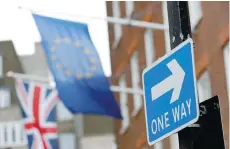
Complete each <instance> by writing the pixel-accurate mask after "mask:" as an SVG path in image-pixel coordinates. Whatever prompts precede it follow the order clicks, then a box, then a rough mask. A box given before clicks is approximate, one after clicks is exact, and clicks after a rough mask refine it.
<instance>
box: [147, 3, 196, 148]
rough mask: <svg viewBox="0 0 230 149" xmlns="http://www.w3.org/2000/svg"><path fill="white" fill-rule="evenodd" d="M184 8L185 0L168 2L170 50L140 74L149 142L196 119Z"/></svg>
mask: <svg viewBox="0 0 230 149" xmlns="http://www.w3.org/2000/svg"><path fill="white" fill-rule="evenodd" d="M187 7H188V5H187V2H168V10H169V11H168V13H169V31H170V38H171V39H170V43H171V48H172V49H173V50H172V51H170V52H168V53H167V54H166V55H165V56H163V57H162V58H160V59H158V60H157V61H156V62H154V63H153V64H152V65H151V66H149V67H147V68H146V69H145V70H144V71H143V73H142V78H143V79H142V80H143V89H144V97H145V100H144V101H145V118H146V128H147V129H146V131H147V138H148V144H149V145H153V144H155V143H156V142H158V141H160V140H162V139H164V138H166V137H168V136H170V135H172V134H173V133H176V132H178V131H180V130H182V129H184V128H185V127H187V126H189V125H191V124H193V123H195V122H196V121H197V120H198V118H199V107H198V105H199V103H198V98H197V89H196V73H195V62H194V53H193V52H194V50H193V41H192V39H191V38H190V37H191V29H190V20H189V15H188V8H187ZM183 22H185V23H183Z"/></svg>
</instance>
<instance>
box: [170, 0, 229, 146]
mask: <svg viewBox="0 0 230 149" xmlns="http://www.w3.org/2000/svg"><path fill="white" fill-rule="evenodd" d="M167 8H168V17H169V18H168V20H169V32H170V44H171V49H173V48H175V47H177V46H178V45H179V44H181V43H182V42H184V41H186V40H187V39H189V38H191V37H192V33H191V27H190V17H189V8H188V2H186V1H176V2H173V1H169V2H167ZM189 92H192V91H189ZM199 109H200V110H199V111H200V117H199V120H198V122H197V123H196V125H198V127H187V128H185V129H182V130H180V131H179V132H178V137H179V146H180V149H211V148H213V149H214V148H219V149H224V148H225V145H224V139H223V130H222V125H221V117H220V108H219V99H218V96H214V97H212V98H211V99H208V100H207V101H205V102H203V103H200V105H199Z"/></svg>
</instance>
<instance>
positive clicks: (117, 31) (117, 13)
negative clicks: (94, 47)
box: [112, 1, 122, 48]
mask: <svg viewBox="0 0 230 149" xmlns="http://www.w3.org/2000/svg"><path fill="white" fill-rule="evenodd" d="M112 5H113V6H112V7H113V17H115V18H120V3H119V1H112ZM121 35H122V27H121V25H120V24H114V36H115V37H114V45H113V47H114V48H115V47H116V46H117V44H118V43H119V40H120V38H121Z"/></svg>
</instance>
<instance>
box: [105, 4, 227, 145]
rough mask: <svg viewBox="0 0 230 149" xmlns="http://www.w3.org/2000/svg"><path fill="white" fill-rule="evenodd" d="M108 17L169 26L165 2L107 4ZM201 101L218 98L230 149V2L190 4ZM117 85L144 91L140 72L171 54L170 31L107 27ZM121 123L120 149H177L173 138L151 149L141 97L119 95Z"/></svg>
mask: <svg viewBox="0 0 230 149" xmlns="http://www.w3.org/2000/svg"><path fill="white" fill-rule="evenodd" d="M106 3H107V4H106V5H107V15H108V16H112V17H118V18H119V17H121V18H130V19H135V20H141V21H147V22H152V23H156V26H157V25H165V26H168V18H167V5H166V2H156V1H154V2H150V1H149V2H147V1H146V2H144V1H141V2H138V1H109V2H106ZM189 11H190V21H191V28H192V34H193V35H192V38H193V40H194V42H195V46H194V47H195V48H194V54H195V69H196V77H197V88H198V95H199V102H202V101H205V100H207V99H209V98H210V97H212V96H214V95H218V96H219V99H220V109H221V118H222V126H223V131H224V141H225V145H226V148H229V74H228V72H229V2H189ZM108 30H109V41H110V50H111V51H110V53H111V64H112V77H111V81H112V84H113V85H119V86H120V87H128V88H133V89H136V90H137V91H139V90H141V89H142V79H141V76H142V71H143V70H144V68H146V67H147V66H149V65H151V64H152V63H153V62H154V61H155V60H157V59H158V58H160V57H162V56H163V55H165V53H167V52H168V51H169V50H170V44H169V41H170V40H169V31H168V29H167V28H166V29H160V28H157V27H156V29H148V28H140V27H133V26H127V25H126V26H125V25H121V24H109V25H108ZM115 96H116V98H117V99H118V102H119V104H120V108H121V111H122V115H123V117H124V119H123V120H122V121H120V120H116V121H115V122H114V123H115V133H116V142H117V147H118V148H119V149H148V148H155V149H170V148H172V149H174V148H175V149H177V148H179V144H178V136H177V134H174V135H172V136H170V137H168V138H166V139H164V140H163V141H161V142H159V143H157V144H155V145H154V146H151V147H150V146H149V145H148V143H147V138H146V128H145V113H144V106H143V96H142V95H141V94H138V92H136V94H128V93H125V92H120V93H115Z"/></svg>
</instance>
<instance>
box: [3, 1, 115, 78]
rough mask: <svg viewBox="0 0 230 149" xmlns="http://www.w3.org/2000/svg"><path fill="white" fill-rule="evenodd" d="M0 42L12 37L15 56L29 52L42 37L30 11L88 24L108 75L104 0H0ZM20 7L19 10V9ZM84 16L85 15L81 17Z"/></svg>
mask: <svg viewBox="0 0 230 149" xmlns="http://www.w3.org/2000/svg"><path fill="white" fill-rule="evenodd" d="M0 2H1V5H0V20H1V21H0V22H1V23H0V41H3V40H9V39H10V40H13V43H14V46H15V48H16V51H17V53H18V55H31V54H33V53H34V51H35V49H34V48H35V47H34V43H35V42H40V41H41V37H40V34H39V32H38V30H37V28H36V25H35V22H34V20H33V18H32V15H31V10H33V13H37V14H41V15H46V16H51V17H57V18H62V19H68V20H72V21H77V22H83V23H87V24H88V26H89V31H90V35H91V37H92V40H93V42H94V44H95V46H96V48H97V50H98V54H99V56H100V58H101V62H102V66H103V69H104V71H105V74H106V75H107V76H110V74H111V68H110V55H109V41H108V28H107V23H106V21H105V20H103V19H92V17H91V18H90V16H93V17H100V18H104V17H106V4H105V1H102V0H100V1H93V0H92V1H90V5H89V1H85V0H7V1H3V0H0ZM19 7H21V9H20V8H19ZM84 16H86V17H84Z"/></svg>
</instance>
